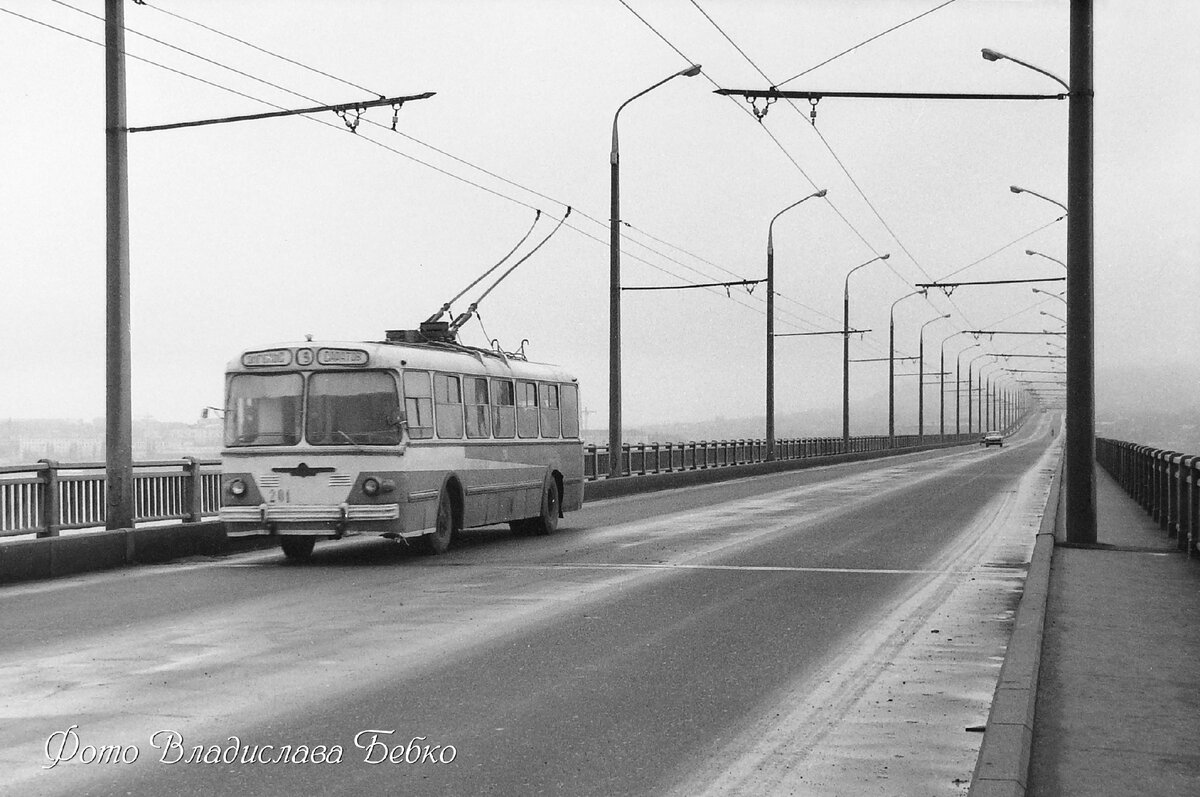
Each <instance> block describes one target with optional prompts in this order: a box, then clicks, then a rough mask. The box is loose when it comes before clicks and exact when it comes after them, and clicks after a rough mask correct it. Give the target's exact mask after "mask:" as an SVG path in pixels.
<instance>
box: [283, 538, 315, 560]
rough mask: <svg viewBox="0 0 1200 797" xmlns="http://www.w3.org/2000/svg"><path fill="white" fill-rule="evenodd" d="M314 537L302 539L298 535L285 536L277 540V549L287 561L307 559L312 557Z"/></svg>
mask: <svg viewBox="0 0 1200 797" xmlns="http://www.w3.org/2000/svg"><path fill="white" fill-rule="evenodd" d="M316 542H317V538H316V537H302V536H300V535H298V534H285V535H283V536H282V537H280V538H279V547H280V548H282V549H283V555H284V556H286V557H287V558H288V559H307V558H308V557H310V556H312V552H313V545H315V544H316Z"/></svg>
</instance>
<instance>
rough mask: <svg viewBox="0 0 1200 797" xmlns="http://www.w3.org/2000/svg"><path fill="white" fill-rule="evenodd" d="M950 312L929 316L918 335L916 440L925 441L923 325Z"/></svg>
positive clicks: (927, 324) (923, 325)
mask: <svg viewBox="0 0 1200 797" xmlns="http://www.w3.org/2000/svg"><path fill="white" fill-rule="evenodd" d="M949 317H950V314H949V313H946V314H945V315H940V316H938V317H937V318H931V319H929V320H928V321H926V322H925V323H924V324H921V332H920V334H919V335H918V337H919V338H920V344H919V346H918V350H917V362H918V363H919V367H918V369H917V374H918V376H917V442H918V443H924V442H925V327H927V326H929V325H930V324H932V323H933V322H935V321H941V320H942V319H943V318H949Z"/></svg>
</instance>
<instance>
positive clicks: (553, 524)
mask: <svg viewBox="0 0 1200 797" xmlns="http://www.w3.org/2000/svg"><path fill="white" fill-rule="evenodd" d="M558 512H559V496H558V481H557V480H556V479H555V478H554V477H553V476H546V483H545V485H543V487H542V510H541V514H540V515H538V516H537V517H531V518H529V519H528V520H526V521H525V522H526V523H528V524H529V527H528V528H529V533H530V534H539V535H546V534H553V533H554V532H555V531H557V530H558Z"/></svg>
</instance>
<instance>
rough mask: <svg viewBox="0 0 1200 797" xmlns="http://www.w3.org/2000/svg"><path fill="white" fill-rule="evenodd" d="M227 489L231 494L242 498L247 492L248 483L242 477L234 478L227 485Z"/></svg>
mask: <svg viewBox="0 0 1200 797" xmlns="http://www.w3.org/2000/svg"><path fill="white" fill-rule="evenodd" d="M226 489H228V490H229V494H230V495H232V496H234V497H236V498H241V497H242V496H243V495H245V494H246V483H245V482H244V481H242V480H241V479H233V480H231V481H230V482H229V484H227V485H226Z"/></svg>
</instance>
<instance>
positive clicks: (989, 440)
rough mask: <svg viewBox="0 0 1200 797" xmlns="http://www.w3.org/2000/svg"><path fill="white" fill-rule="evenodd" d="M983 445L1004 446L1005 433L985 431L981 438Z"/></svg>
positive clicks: (980, 443) (980, 441) (980, 442)
mask: <svg viewBox="0 0 1200 797" xmlns="http://www.w3.org/2000/svg"><path fill="white" fill-rule="evenodd" d="M979 445H981V446H1003V445H1004V435H1002V434H1000V433H999V432H984V434H983V437H981V438H980V439H979Z"/></svg>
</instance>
